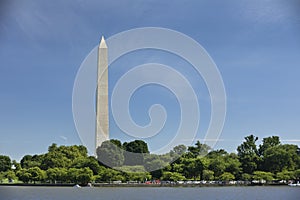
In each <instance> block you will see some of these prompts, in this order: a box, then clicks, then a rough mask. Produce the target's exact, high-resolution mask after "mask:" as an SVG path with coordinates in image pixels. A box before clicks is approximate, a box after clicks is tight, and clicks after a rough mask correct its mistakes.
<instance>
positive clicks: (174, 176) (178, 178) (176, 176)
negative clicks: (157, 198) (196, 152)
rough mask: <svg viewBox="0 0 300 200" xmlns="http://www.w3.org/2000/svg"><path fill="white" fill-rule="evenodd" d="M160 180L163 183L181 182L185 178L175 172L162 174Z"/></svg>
mask: <svg viewBox="0 0 300 200" xmlns="http://www.w3.org/2000/svg"><path fill="white" fill-rule="evenodd" d="M161 179H162V180H165V181H182V180H185V177H184V176H183V175H182V174H180V173H177V172H163V174H162V177H161Z"/></svg>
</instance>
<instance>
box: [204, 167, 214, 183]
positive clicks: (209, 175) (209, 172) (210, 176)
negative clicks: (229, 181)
mask: <svg viewBox="0 0 300 200" xmlns="http://www.w3.org/2000/svg"><path fill="white" fill-rule="evenodd" d="M202 180H206V181H211V180H214V172H213V171H212V170H208V169H205V170H203V173H202Z"/></svg>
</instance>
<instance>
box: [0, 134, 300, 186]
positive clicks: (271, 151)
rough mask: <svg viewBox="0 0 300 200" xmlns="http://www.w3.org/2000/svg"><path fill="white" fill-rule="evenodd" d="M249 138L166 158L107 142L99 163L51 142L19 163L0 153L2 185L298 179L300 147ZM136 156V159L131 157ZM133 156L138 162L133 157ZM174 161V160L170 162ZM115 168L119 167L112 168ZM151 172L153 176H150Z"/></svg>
mask: <svg viewBox="0 0 300 200" xmlns="http://www.w3.org/2000/svg"><path fill="white" fill-rule="evenodd" d="M257 141H258V138H257V137H255V136H253V135H250V136H247V137H245V140H244V142H243V143H242V144H240V145H239V146H238V147H237V154H236V153H228V152H226V151H225V150H223V149H220V150H211V148H210V147H209V146H207V145H205V144H201V143H200V142H199V141H197V142H196V144H195V146H189V147H186V146H184V145H178V146H176V147H174V148H173V150H171V151H170V152H169V153H166V154H163V155H155V154H150V153H149V150H148V146H147V144H146V143H145V142H144V141H141V140H135V141H132V142H129V143H127V142H125V143H123V144H122V143H121V142H120V141H118V140H110V141H106V142H104V143H103V144H102V145H101V147H99V148H98V149H97V156H98V157H99V158H100V159H99V160H100V161H98V160H97V159H96V158H95V157H92V156H88V154H87V149H86V148H85V147H84V146H82V145H79V146H77V145H73V146H59V147H58V146H57V145H56V144H52V145H51V146H49V148H48V152H47V153H45V154H41V155H25V156H24V157H23V158H22V159H21V161H20V163H18V162H16V161H14V160H13V161H11V159H10V158H9V157H8V156H5V155H0V182H2V181H4V180H15V181H16V180H18V181H22V182H24V183H54V184H58V183H80V184H87V183H89V182H111V181H123V182H124V181H137V182H144V181H147V180H154V179H160V180H166V181H179V180H206V181H211V180H220V181H231V180H248V181H252V180H265V181H266V182H268V181H273V180H299V179H300V149H299V147H298V146H297V145H292V144H281V142H280V140H279V137H277V136H272V137H267V138H263V140H262V144H260V145H257V144H256V143H257ZM129 154H135V155H136V157H132V156H129ZM133 158H134V159H133ZM171 161H174V162H171ZM108 166H111V167H114V169H112V168H110V167H108ZM148 171H151V172H148Z"/></svg>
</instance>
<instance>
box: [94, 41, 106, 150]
mask: <svg viewBox="0 0 300 200" xmlns="http://www.w3.org/2000/svg"><path fill="white" fill-rule="evenodd" d="M97 64H98V67H97V94H96V95H97V97H96V150H97V147H99V146H101V144H102V142H103V141H105V140H108V139H109V113H108V112H109V110H108V57H107V46H106V43H105V40H104V37H103V36H102V38H101V42H100V45H99V48H98V63H97ZM95 155H97V152H96V154H95Z"/></svg>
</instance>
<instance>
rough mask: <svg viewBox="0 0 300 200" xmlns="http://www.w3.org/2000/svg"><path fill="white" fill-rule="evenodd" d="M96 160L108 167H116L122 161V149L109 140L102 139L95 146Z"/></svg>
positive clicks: (121, 163)
mask: <svg viewBox="0 0 300 200" xmlns="http://www.w3.org/2000/svg"><path fill="white" fill-rule="evenodd" d="M97 156H98V160H99V161H100V162H101V163H102V164H104V165H106V166H109V167H118V166H121V165H123V163H124V155H123V150H122V149H120V148H119V147H118V146H116V145H115V144H113V143H112V142H110V141H104V142H103V143H102V144H101V146H100V147H98V148H97Z"/></svg>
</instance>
